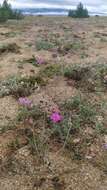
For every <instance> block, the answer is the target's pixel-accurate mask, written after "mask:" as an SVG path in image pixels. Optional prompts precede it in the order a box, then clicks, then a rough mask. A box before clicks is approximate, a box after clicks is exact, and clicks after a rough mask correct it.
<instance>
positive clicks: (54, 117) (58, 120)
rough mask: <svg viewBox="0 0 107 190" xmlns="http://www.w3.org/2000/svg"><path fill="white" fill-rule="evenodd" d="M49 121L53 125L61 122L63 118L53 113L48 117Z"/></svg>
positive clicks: (57, 113)
mask: <svg viewBox="0 0 107 190" xmlns="http://www.w3.org/2000/svg"><path fill="white" fill-rule="evenodd" d="M50 119H51V121H52V122H53V123H58V122H60V121H62V119H63V117H62V115H61V114H60V113H59V112H53V113H52V114H51V116H50Z"/></svg>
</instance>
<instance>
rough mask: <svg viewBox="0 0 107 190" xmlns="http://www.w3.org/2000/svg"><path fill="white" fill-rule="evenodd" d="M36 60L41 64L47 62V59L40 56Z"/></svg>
mask: <svg viewBox="0 0 107 190" xmlns="http://www.w3.org/2000/svg"><path fill="white" fill-rule="evenodd" d="M36 62H37V64H39V65H41V64H44V63H45V60H44V59H43V58H41V57H38V58H36Z"/></svg>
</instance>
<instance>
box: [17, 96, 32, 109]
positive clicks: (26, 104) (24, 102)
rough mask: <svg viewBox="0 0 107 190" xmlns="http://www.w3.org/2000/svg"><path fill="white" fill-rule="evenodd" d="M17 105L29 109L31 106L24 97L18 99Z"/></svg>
mask: <svg viewBox="0 0 107 190" xmlns="http://www.w3.org/2000/svg"><path fill="white" fill-rule="evenodd" d="M19 103H20V105H22V106H27V107H31V106H32V101H31V100H29V99H28V98H26V97H25V98H24V97H21V98H19Z"/></svg>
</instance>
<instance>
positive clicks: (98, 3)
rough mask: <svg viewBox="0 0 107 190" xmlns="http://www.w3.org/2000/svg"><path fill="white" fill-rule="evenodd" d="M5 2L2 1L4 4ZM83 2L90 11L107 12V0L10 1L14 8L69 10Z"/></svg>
mask: <svg viewBox="0 0 107 190" xmlns="http://www.w3.org/2000/svg"><path fill="white" fill-rule="evenodd" d="M2 1H3V0H0V3H2ZM80 1H81V2H82V3H83V4H84V5H85V7H87V8H88V10H89V11H95V12H102V13H103V12H107V0H8V2H9V3H11V5H12V7H13V8H50V7H52V8H67V9H72V8H75V7H76V6H77V4H78V3H79V2H80Z"/></svg>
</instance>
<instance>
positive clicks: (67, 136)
mask: <svg viewBox="0 0 107 190" xmlns="http://www.w3.org/2000/svg"><path fill="white" fill-rule="evenodd" d="M69 121H70V120H69ZM69 121H68V122H69ZM71 128H72V124H71V121H70V127H69V129H68V132H67V135H66V139H65V141H64V144H63V146H62V148H61V149H60V150H59V151H57V152H56V156H57V155H58V154H59V153H60V152H61V151H63V150H64V148H65V146H66V143H67V140H68V138H69V134H70V130H71Z"/></svg>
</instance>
